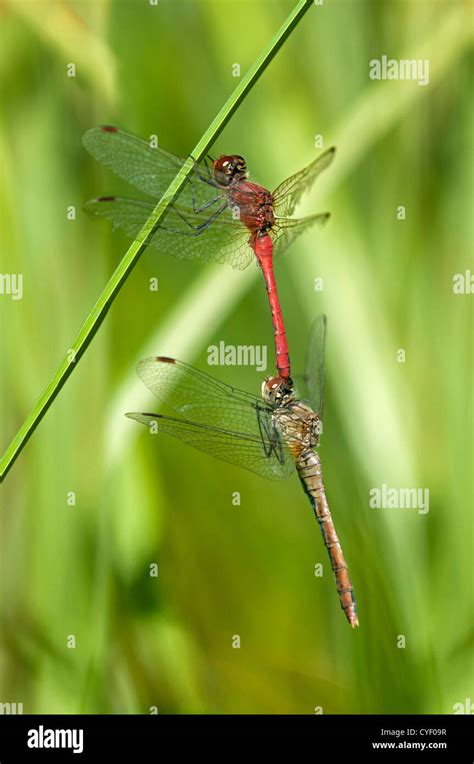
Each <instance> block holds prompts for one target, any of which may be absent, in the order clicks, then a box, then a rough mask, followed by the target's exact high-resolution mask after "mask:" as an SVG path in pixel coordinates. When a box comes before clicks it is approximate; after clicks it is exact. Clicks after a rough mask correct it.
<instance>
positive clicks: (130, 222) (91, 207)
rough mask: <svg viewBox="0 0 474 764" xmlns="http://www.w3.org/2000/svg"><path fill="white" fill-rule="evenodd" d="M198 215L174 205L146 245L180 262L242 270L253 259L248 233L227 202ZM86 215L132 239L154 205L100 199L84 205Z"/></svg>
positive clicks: (134, 201)
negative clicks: (109, 225) (108, 224)
mask: <svg viewBox="0 0 474 764" xmlns="http://www.w3.org/2000/svg"><path fill="white" fill-rule="evenodd" d="M219 202H220V206H218V205H215V206H214V207H213V208H211V207H210V208H207V209H206V210H202V211H199V212H197V213H196V212H195V211H194V210H192V209H186V208H185V207H181V206H178V205H176V204H175V203H173V204H172V205H171V206H170V207H168V210H167V211H166V214H165V216H164V218H163V220H162V221H161V223H160V226H159V227H158V228H157V229H156V230H155V231H154V232H153V233H152V234H151V236H150V238H149V241H148V246H149V247H153V249H157V250H158V251H160V252H161V253H163V254H167V255H171V256H172V257H177V258H179V259H182V260H200V261H201V262H215V263H228V264H229V265H231V266H232V267H233V268H236V269H237V270H243V269H244V268H246V267H247V266H248V265H249V263H250V262H252V260H253V259H254V254H253V251H252V249H251V248H250V246H249V232H248V230H247V229H246V228H245V226H243V225H242V224H241V223H240V221H238V220H235V218H234V217H233V214H232V210H231V209H230V207H229V206H228V205H227V202H226V201H224V203H223V202H222V200H219ZM83 208H84V210H85V211H86V212H89V213H91V214H93V215H97V216H99V217H104V218H107V219H108V220H110V221H111V222H112V223H113V225H114V228H120V229H122V230H124V231H125V233H127V234H128V235H129V236H130V237H132V238H134V237H136V236H137V234H138V233H139V231H140V229H141V228H142V227H143V226H144V224H145V223H146V221H147V220H148V218H149V217H150V215H151V214H152V212H153V210H154V204H152V203H151V202H146V201H141V200H138V199H128V198H126V197H123V196H103V197H99V198H97V199H91V200H90V201H88V202H85V204H84V205H83Z"/></svg>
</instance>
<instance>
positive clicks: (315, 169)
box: [273, 147, 336, 217]
mask: <svg viewBox="0 0 474 764" xmlns="http://www.w3.org/2000/svg"><path fill="white" fill-rule="evenodd" d="M335 152H336V149H335V148H334V147H331V148H330V149H327V151H325V152H324V153H323V154H321V155H320V156H319V157H317V158H316V159H315V160H314V161H313V162H311V164H309V165H308V166H307V167H305V168H304V169H303V170H300V171H299V172H297V173H295V174H294V175H292V176H291V177H290V178H287V179H286V180H284V181H283V183H280V185H279V186H278V187H277V188H276V189H275V191H274V192H273V206H274V211H275V214H276V215H277V216H280V215H281V216H282V217H286V216H288V215H292V214H293V212H294V210H295V207H296V205H297V204H298V203H299V201H300V200H301V197H302V196H303V194H304V193H305V191H307V190H309V189H310V188H311V186H312V185H313V183H314V182H315V180H316V178H317V177H318V175H320V174H321V173H322V172H323V170H325V169H326V168H327V167H329V165H330V164H331V162H332V160H333V159H334V154H335Z"/></svg>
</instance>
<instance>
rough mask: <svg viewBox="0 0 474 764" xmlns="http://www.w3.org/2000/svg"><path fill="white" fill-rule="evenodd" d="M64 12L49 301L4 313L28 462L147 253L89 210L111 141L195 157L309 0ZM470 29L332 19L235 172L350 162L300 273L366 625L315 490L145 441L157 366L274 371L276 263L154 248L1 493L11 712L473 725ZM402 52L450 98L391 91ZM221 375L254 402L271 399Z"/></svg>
mask: <svg viewBox="0 0 474 764" xmlns="http://www.w3.org/2000/svg"><path fill="white" fill-rule="evenodd" d="M47 5H48V4H46V3H45V4H44V7H43V8H42V7H41V6H42V4H41V3H36V4H33V3H27V2H20V1H18V2H12V3H9V4H8V6H7V7H6V9H4V12H3V26H4V31H3V38H4V40H5V44H4V45H3V46H2V49H1V50H0V83H1V87H2V93H3V98H2V121H1V127H0V168H1V172H0V204H1V209H2V216H1V221H0V236H1V249H2V273H23V274H24V296H23V299H22V300H19V301H13V300H11V299H10V298H9V297H7V296H5V295H1V296H0V310H1V314H0V315H1V317H2V354H1V362H0V363H1V374H0V383H1V390H0V393H1V400H2V401H3V407H2V417H1V425H0V427H1V441H0V445H1V447H2V450H3V448H5V447H6V446H7V444H8V443H9V442H10V440H11V438H12V437H13V435H14V434H15V432H16V431H17V430H18V428H19V427H20V425H21V423H22V422H23V421H24V419H25V417H26V415H27V414H28V412H29V411H30V410H31V407H32V405H33V404H34V402H35V400H36V399H37V396H38V393H39V391H40V390H41V389H43V387H44V386H45V385H46V383H47V382H48V380H49V379H50V377H51V374H52V371H53V370H54V369H55V368H56V367H57V364H58V362H59V360H60V358H61V357H62V355H63V353H64V350H65V349H66V348H68V347H69V344H70V343H71V339H72V337H73V336H74V335H75V334H76V332H77V330H78V328H79V326H80V325H81V323H82V321H83V320H84V316H85V315H87V313H88V311H89V309H90V306H91V305H92V304H94V302H95V300H96V299H97V296H98V295H99V294H100V293H101V291H102V289H103V287H104V284H105V283H106V282H107V280H108V278H109V277H110V275H111V273H112V272H113V270H114V269H115V267H116V265H117V264H118V262H119V261H120V259H121V257H122V256H123V253H124V252H125V250H126V249H127V247H128V245H129V242H128V240H127V239H126V238H125V237H123V236H122V235H121V234H119V233H112V232H111V231H110V229H109V228H108V226H107V224H105V223H104V224H101V223H97V222H96V221H91V220H89V219H87V218H86V217H85V216H84V215H83V214H82V213H81V212H80V207H81V203H82V202H83V201H84V200H85V199H88V198H90V197H91V196H94V195H98V194H101V193H115V192H120V191H122V190H123V189H122V188H121V184H120V183H119V181H118V180H117V178H115V177H114V176H113V175H111V174H110V173H108V172H107V171H106V170H104V169H103V168H101V167H100V166H98V165H97V164H95V163H94V162H93V161H92V160H91V159H90V157H88V155H86V153H85V151H84V149H83V147H82V144H81V136H82V134H83V133H84V132H85V130H87V129H88V128H89V127H91V126H93V125H95V124H100V123H112V124H118V125H119V126H121V127H123V128H124V129H127V130H129V131H131V132H135V133H137V134H139V135H142V136H144V137H146V136H148V135H150V134H153V133H157V134H158V137H159V141H160V145H162V146H164V147H166V148H168V149H169V150H171V151H173V152H174V153H177V154H181V155H186V154H187V153H189V151H190V150H191V148H192V147H193V146H194V145H195V144H196V142H197V140H198V139H199V138H200V136H201V135H202V134H203V133H204V131H205V130H206V128H207V126H208V125H209V124H210V123H211V121H212V119H213V118H214V116H215V114H216V113H217V112H218V111H219V109H220V108H221V106H222V104H223V103H224V102H225V101H226V99H227V97H228V96H229V94H230V93H231V92H232V90H233V89H234V87H235V85H236V83H237V82H238V80H237V79H236V78H234V77H233V76H232V67H233V65H234V64H235V63H236V62H238V63H240V65H241V69H242V74H244V73H245V72H246V70H247V69H248V68H249V67H250V66H251V65H252V63H253V61H254V60H255V58H256V57H257V56H258V54H259V52H260V51H261V50H262V49H263V48H264V46H265V45H266V44H267V43H268V40H269V38H270V37H271V35H272V34H273V33H274V31H275V30H276V29H277V28H278V27H279V25H280V24H281V23H283V21H284V19H285V18H286V16H287V14H288V13H289V12H290V10H291V8H292V6H293V3H292V2H289V1H288V2H286V1H285V2H278V0H272V2H253V3H247V2H244V1H243V0H227V2H226V10H225V13H223V11H222V6H223V4H222V2H220V0H219V1H218V0H202V1H201V0H200V1H199V2H196V1H195V0H193V2H191V1H189V2H188V1H187V0H179V2H176V1H175V2H166V0H163V1H162V2H161V1H160V3H159V4H158V6H156V7H152V6H148V5H147V4H136V3H133V2H131V1H130V2H112V3H106V4H95V5H93V4H90V3H86V2H82V0H75V2H74V3H72V2H71V3H70V5H69V6H64V5H61V7H62V9H63V10H62V12H61V13H59V14H56V15H55V16H54V18H53V17H52V18H51V19H50V23H49V24H46V23H45V21H46V19H45V18H44V14H45V13H46V7H47ZM58 7H59V4H58ZM64 8H68V10H67V11H65V10H64ZM35 9H36V10H35ZM469 26H470V25H469V19H468V18H467V8H466V5H465V3H464V2H461V1H459V2H457V1H456V0H454V2H453V1H452V2H438V3H434V4H433V3H420V2H417V1H415V0H412V1H411V2H398V1H397V0H392V2H388V3H384V4H382V3H370V2H360V3H351V4H348V3H346V2H342V0H334V1H333V2H332V3H329V2H326V3H324V4H323V5H322V6H314V7H313V8H311V9H310V10H309V12H308V14H307V16H306V17H305V19H304V20H303V21H302V22H301V24H300V25H299V26H298V27H297V28H296V29H295V31H294V32H293V34H292V36H291V37H290V38H289V39H288V41H287V42H286V44H285V45H284V46H283V47H282V49H281V50H280V52H279V54H278V56H277V57H276V58H275V60H274V61H273V62H272V64H271V66H270V67H269V69H268V71H267V72H266V73H265V75H264V77H262V79H261V80H260V81H259V82H258V83H257V84H256V85H255V87H254V89H253V91H252V92H251V94H250V95H249V96H248V97H247V100H246V101H245V102H244V103H243V104H242V105H241V106H240V108H239V109H238V110H237V112H236V113H235V114H234V116H233V118H232V120H231V121H230V122H229V123H228V125H227V127H226V128H225V130H224V132H223V133H222V134H221V136H220V137H219V139H218V141H217V143H216V145H215V146H214V147H213V149H212V153H213V154H218V153H219V152H226V153H229V152H237V153H240V154H242V155H243V156H245V157H246V159H247V162H248V165H249V167H250V169H251V172H252V174H253V175H254V176H255V177H256V178H257V179H258V180H259V181H260V182H261V183H263V184H264V185H266V186H268V187H270V188H271V187H274V186H275V185H276V184H277V183H278V182H279V181H280V180H281V179H282V178H284V177H286V176H287V175H290V174H291V173H292V172H294V171H295V170H297V169H300V168H301V167H303V166H304V165H305V164H306V163H308V162H309V161H310V160H311V159H312V158H313V157H314V156H316V154H317V152H318V150H319V149H316V148H315V146H314V137H315V135H318V134H322V135H323V136H324V143H325V146H328V145H330V144H332V143H335V144H336V145H337V149H338V151H337V156H336V159H335V162H334V163H333V165H332V166H331V168H330V169H329V170H328V171H327V173H326V176H325V177H323V178H321V182H320V183H319V184H318V187H317V191H315V193H314V194H312V195H311V197H310V198H308V199H305V201H304V209H303V206H302V208H301V210H298V214H299V213H300V212H301V214H303V212H304V213H309V212H312V211H323V210H326V209H327V210H330V211H331V214H332V218H331V221H330V222H329V224H328V226H327V227H326V228H325V229H324V230H322V231H318V232H316V233H314V234H307V235H306V236H305V237H304V238H302V239H301V241H299V242H298V243H297V244H295V245H294V246H293V247H292V248H291V249H290V250H289V251H288V252H287V254H286V255H285V256H284V258H282V259H281V261H280V262H279V264H278V266H277V280H278V283H279V287H280V292H281V295H280V296H281V301H282V304H283V307H284V313H285V318H286V322H287V328H288V335H289V341H290V348H291V357H292V362H293V365H294V367H295V368H296V367H298V366H299V367H302V366H303V361H304V353H305V345H306V338H307V335H308V332H309V327H310V325H311V321H312V319H313V318H314V316H315V315H316V314H318V313H321V312H322V311H324V312H325V313H327V315H328V344H327V360H326V363H327V379H326V405H325V431H324V436H323V439H322V447H321V457H322V460H323V465H324V469H325V480H326V484H327V491H328V496H329V500H330V504H331V508H332V511H333V515H334V518H335V522H336V527H337V529H338V532H339V535H340V537H341V540H342V542H343V547H344V551H345V554H346V557H347V559H348V561H349V564H350V569H351V574H352V578H353V582H354V586H355V591H356V596H357V600H358V605H359V615H360V622H361V626H360V629H359V630H357V631H352V630H351V629H350V627H349V626H348V624H347V623H346V621H345V619H344V617H343V615H342V613H341V612H340V610H339V605H338V599H337V594H336V591H335V587H334V584H333V581H332V577H331V575H330V572H329V570H328V567H327V564H326V556H325V551H324V548H323V545H322V542H321V538H320V534H319V530H318V528H317V525H316V523H315V522H314V519H313V518H312V517H311V513H310V509H309V505H308V504H307V501H306V498H305V497H304V495H303V494H302V492H301V489H300V486H299V484H298V481H297V479H296V478H294V479H291V480H289V481H287V482H285V483H282V484H273V483H267V482H266V481H264V480H260V479H259V478H258V477H256V476H253V475H252V474H250V473H249V474H247V473H245V472H241V471H239V470H237V468H233V467H231V466H229V465H226V464H221V463H218V462H215V461H213V460H212V459H210V458H208V457H206V456H205V455H202V454H198V453H197V452H195V451H192V450H190V449H186V447H185V446H183V445H181V444H179V443H176V442H174V441H172V440H171V439H169V440H166V441H165V440H163V441H161V442H159V443H157V445H156V447H155V448H152V447H151V445H150V442H149V439H148V438H147V437H146V432H145V431H144V430H143V431H142V429H141V428H139V427H138V425H136V424H135V423H134V422H131V421H128V420H126V419H125V418H124V417H123V414H124V413H125V412H126V411H130V410H140V408H142V407H143V408H144V410H146V407H147V406H149V405H150V400H149V399H147V397H146V396H147V393H146V391H145V390H144V389H143V388H142V386H141V384H140V382H139V380H138V379H137V378H136V375H135V364H136V361H137V360H138V359H139V358H141V357H144V356H147V355H151V354H158V353H159V354H164V355H174V356H177V357H179V358H182V359H183V360H186V361H188V362H191V363H193V364H195V365H196V366H198V367H200V368H202V369H204V370H208V371H209V369H207V364H206V358H207V347H208V346H209V345H211V344H214V343H217V342H219V341H220V340H222V339H223V340H225V342H226V343H227V344H236V345H237V344H263V343H267V344H268V346H269V349H270V348H272V336H271V322H270V318H269V315H268V307H267V303H266V297H265V293H264V287H263V282H262V279H261V274H260V273H259V271H258V269H257V268H256V267H253V266H250V268H249V269H248V270H247V271H245V272H244V273H237V272H234V271H232V270H231V269H230V268H227V267H226V266H214V267H212V266H209V267H205V266H201V265H198V264H193V263H183V262H179V261H174V260H172V259H171V258H169V259H168V258H165V257H163V258H160V257H159V255H157V254H156V253H155V252H152V251H151V250H150V251H146V252H145V253H144V255H143V256H142V258H141V260H140V262H139V263H138V264H137V266H136V268H135V269H134V271H133V273H132V274H131V276H130V277H129V279H128V281H127V283H126V284H125V286H124V287H123V289H122V291H121V293H120V295H119V297H118V298H117V299H116V301H115V303H114V305H113V307H112V309H111V310H110V311H109V313H108V316H107V319H106V321H105V322H104V323H103V324H102V327H101V330H100V332H99V333H98V334H97V336H96V338H95V340H94V342H93V343H92V344H91V346H90V348H89V349H88V352H87V354H86V355H85V356H84V358H83V359H82V361H81V363H80V365H79V366H78V368H77V370H76V371H75V373H74V374H73V375H72V376H71V378H70V380H69V381H68V384H67V385H66V386H65V387H64V389H63V391H62V393H61V396H60V397H59V398H58V399H57V400H56V402H55V405H54V406H53V407H52V408H51V410H50V411H49V412H48V415H47V416H46V417H45V419H44V420H43V422H42V423H41V426H40V427H39V428H38V430H37V432H36V433H35V436H34V438H32V440H31V441H30V442H29V444H28V446H27V448H26V449H25V450H24V452H23V453H22V454H21V456H20V457H19V459H18V461H17V463H16V464H15V467H14V469H12V471H11V472H10V474H9V475H8V478H7V479H6V480H5V483H4V484H3V485H2V488H1V499H2V506H1V514H0V517H1V521H2V533H1V534H0V545H1V549H0V559H1V564H2V576H1V579H0V580H1V581H2V597H1V603H2V607H1V627H0V628H1V630H0V665H1V667H2V671H1V672H0V700H2V701H4V702H6V701H10V702H15V701H16V702H23V704H24V711H25V712H33V713H34V712H36V713H38V712H49V713H55V712H56V713H57V712H68V711H69V712H81V711H87V712H94V713H106V712H121V711H126V712H133V713H148V712H149V709H150V707H151V706H157V707H158V709H159V711H160V712H175V713H185V712H187V713H206V712H221V713H230V712H237V713H239V712H257V713H262V712H269V713H281V712H290V713H314V709H315V707H319V706H321V707H322V708H323V710H324V713H349V712H361V713H390V712H394V713H400V712H409V713H417V712H418V713H420V712H432V713H434V712H440V713H451V712H452V710H453V705H454V704H455V703H458V702H463V701H464V699H465V698H466V697H470V696H471V695H472V689H471V688H472V680H473V676H472V673H473V672H472V657H471V656H472V653H471V650H472V639H473V633H472V624H471V618H470V612H472V611H471V610H470V607H472V572H471V565H470V560H471V558H472V532H471V531H472V477H471V473H472V450H470V447H469V439H470V436H471V432H472V400H471V396H470V395H469V393H470V388H471V387H472V324H471V319H472V316H471V312H472V307H471V306H472V295H468V294H465V295H456V294H454V293H453V276H454V274H456V273H463V272H464V271H465V269H467V268H469V265H470V261H469V256H468V253H469V249H470V247H469V245H470V244H472V227H471V222H470V221H471V217H472V216H471V212H470V202H471V201H472V185H471V184H472V180H471V176H470V168H469V156H470V153H471V152H472V146H471V145H470V140H471V136H469V134H468V131H469V125H470V122H469V98H468V89H467V86H468V82H469V64H470V60H469V50H468V48H469V44H470V40H469ZM137 52H138V53H137ZM384 53H386V54H387V55H389V56H393V57H394V58H405V57H408V58H428V59H429V60H430V62H431V71H430V74H431V78H430V84H429V85H428V86H426V87H423V86H419V85H417V84H416V83H414V82H400V81H381V82H375V81H372V80H370V79H369V78H368V68H369V61H370V59H372V58H374V57H376V58H377V57H380V56H381V55H383V54H384ZM89 54H90V55H89ZM70 62H76V66H77V76H76V77H75V78H71V77H67V76H66V68H67V65H68V64H69V63H70ZM69 205H75V207H76V209H77V211H78V214H77V219H76V220H75V221H70V220H68V219H67V217H66V208H67V207H68V206H69ZM401 205H403V206H404V207H405V209H406V219H405V220H404V221H401V220H398V219H397V209H398V208H399V207H400V206H401ZM153 277H158V280H159V290H158V292H151V291H150V290H149V280H150V278H153ZM318 277H322V279H323V283H324V291H323V292H319V291H315V289H314V280H315V279H316V278H318ZM400 348H403V349H405V351H406V361H405V363H398V362H397V350H398V349H400ZM213 373H214V372H213ZM215 375H216V376H217V377H219V378H221V379H222V380H224V381H226V382H229V383H231V384H234V385H237V386H239V387H242V388H244V389H248V390H249V391H255V392H258V390H259V385H260V380H261V376H262V375H261V374H259V373H257V372H256V371H254V370H252V369H251V368H248V367H247V368H232V367H226V368H218V369H216V370H215ZM383 483H387V484H388V485H391V486H395V487H404V486H413V487H427V488H429V489H430V511H429V513H428V514H426V515H421V514H417V512H416V511H414V510H382V509H370V508H369V491H370V489H371V488H373V487H377V486H380V485H382V484H383ZM236 491H237V492H240V495H241V503H240V506H234V505H233V503H232V494H233V492H236ZM71 492H73V493H74V495H75V505H71V504H68V497H69V501H71V500H72V499H71ZM318 562H322V563H323V564H324V566H325V568H324V575H323V577H322V578H318V577H315V575H314V566H315V565H316V564H317V563H318ZM153 563H157V564H158V577H157V578H154V577H150V575H149V570H150V565H152V564H153ZM68 635H75V638H76V647H75V649H68V647H67V638H68ZM234 635H239V636H240V639H241V647H240V649H233V647H232V638H233V636H234ZM399 635H404V636H405V638H406V646H405V647H404V648H403V647H398V646H397V639H398V637H399ZM398 643H400V641H399V640H398Z"/></svg>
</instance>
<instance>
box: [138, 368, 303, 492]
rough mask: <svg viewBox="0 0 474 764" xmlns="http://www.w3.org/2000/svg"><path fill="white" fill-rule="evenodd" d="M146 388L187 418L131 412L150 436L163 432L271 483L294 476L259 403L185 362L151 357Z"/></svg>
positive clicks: (141, 372) (143, 374) (269, 417)
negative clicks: (145, 426) (145, 427)
mask: <svg viewBox="0 0 474 764" xmlns="http://www.w3.org/2000/svg"><path fill="white" fill-rule="evenodd" d="M137 370H138V374H139V376H140V377H141V379H142V380H143V382H144V383H145V384H146V386H147V387H148V388H149V389H150V390H151V391H152V392H153V393H154V394H155V395H156V396H157V397H158V398H159V399H160V401H162V403H163V404H165V405H168V406H169V407H170V408H172V409H173V410H174V411H175V412H176V413H178V414H180V415H181V416H182V417H183V418H179V419H178V418H175V417H170V416H166V415H161V414H147V413H144V414H142V413H132V414H127V416H129V417H130V418H132V419H135V420H136V421H138V422H141V423H143V424H146V425H148V426H149V429H150V433H152V434H156V433H159V432H165V433H167V434H168V435H173V436H174V437H176V438H178V439H179V440H183V441H184V442H186V443H188V445H191V446H193V447H194V448H197V449H198V450H200V451H204V452H205V453H208V454H210V455H211V456H215V457H216V458H218V459H221V460H223V461H226V462H230V463H231V464H235V465H238V466H240V467H244V468H245V469H248V470H250V471H251V472H255V473H257V474H258V475H261V476H263V477H266V478H269V479H280V478H285V477H288V475H290V474H291V473H292V471H293V469H294V459H293V458H292V456H291V453H290V451H289V449H288V447H287V446H286V444H285V443H284V442H283V441H282V439H281V437H280V434H279V431H278V429H277V427H276V426H275V425H274V423H273V418H272V409H271V408H270V407H268V406H267V405H266V404H265V403H264V402H263V401H262V400H261V399H260V398H257V397H255V396H253V395H250V394H249V393H246V392H244V391H243V390H238V389H237V388H234V387H231V386H230V385H226V384H224V383H222V382H218V381H217V380H215V379H213V378H212V377H210V376H209V375H207V374H204V373H203V372H200V371H197V369H193V368H192V367H191V366H188V365H187V364H185V363H182V362H180V361H176V360H174V359H170V358H147V359H145V360H144V361H141V362H140V363H139V365H138V369H137Z"/></svg>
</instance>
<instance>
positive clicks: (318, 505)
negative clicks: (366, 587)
mask: <svg viewBox="0 0 474 764" xmlns="http://www.w3.org/2000/svg"><path fill="white" fill-rule="evenodd" d="M296 469H297V470H298V475H299V478H300V480H301V483H302V484H303V488H304V490H305V492H306V493H307V495H308V497H309V500H310V502H311V506H312V507H313V510H314V514H315V515H316V519H317V521H318V523H319V527H320V528H321V533H322V534H323V539H324V543H325V545H326V547H327V550H328V552H329V559H330V560H331V568H332V570H333V571H334V575H335V577H336V585H337V591H338V593H339V599H340V602H341V607H342V609H343V610H344V612H345V614H346V617H347V620H348V621H349V623H350V624H351V626H352V627H355V626H358V625H359V619H358V618H357V609H356V602H355V597H354V589H353V587H352V582H351V579H350V576H349V571H348V568H347V563H346V561H345V559H344V554H343V552H342V549H341V544H340V542H339V538H338V536H337V533H336V529H335V527H334V523H333V520H332V515H331V511H330V509H329V505H328V502H327V499H326V493H325V490H324V483H323V473H322V468H321V462H320V459H319V456H318V454H317V453H316V451H313V450H311V449H307V450H303V451H302V452H301V453H300V455H299V458H298V459H297V462H296Z"/></svg>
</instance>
